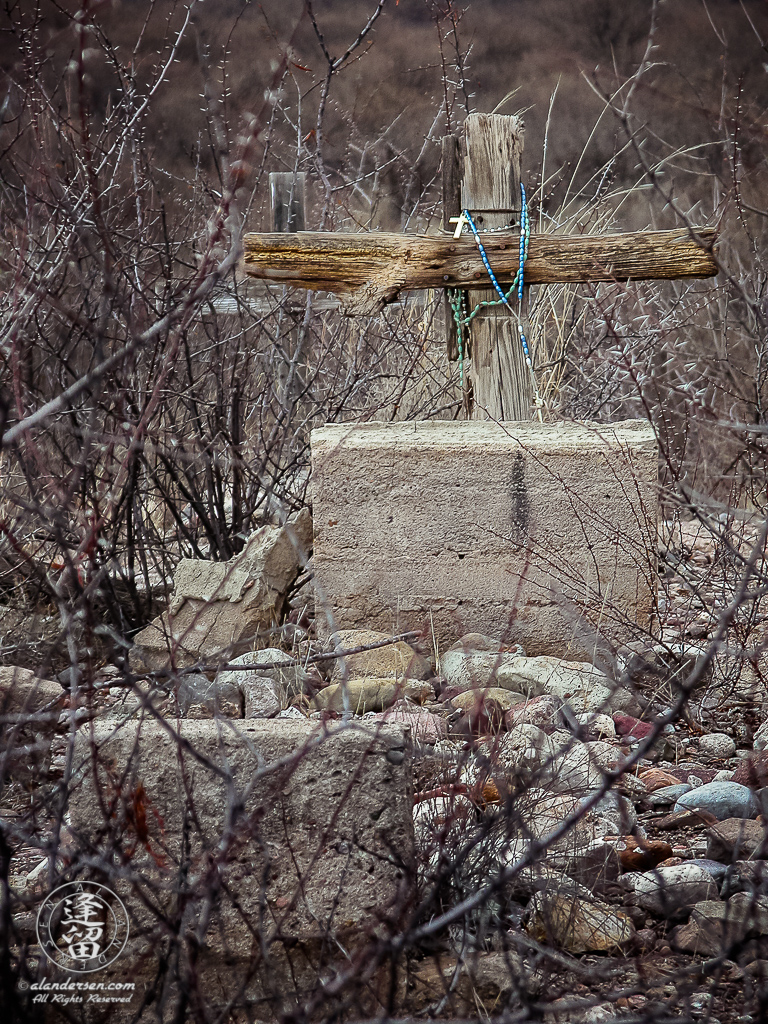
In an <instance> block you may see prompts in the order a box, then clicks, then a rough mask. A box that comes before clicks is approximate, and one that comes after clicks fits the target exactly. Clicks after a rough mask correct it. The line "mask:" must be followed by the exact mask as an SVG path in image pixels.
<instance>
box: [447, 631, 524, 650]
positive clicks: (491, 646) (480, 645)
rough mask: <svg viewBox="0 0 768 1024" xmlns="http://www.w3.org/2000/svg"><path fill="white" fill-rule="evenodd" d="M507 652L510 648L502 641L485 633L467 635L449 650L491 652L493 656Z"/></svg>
mask: <svg viewBox="0 0 768 1024" xmlns="http://www.w3.org/2000/svg"><path fill="white" fill-rule="evenodd" d="M507 650H508V647H507V646H506V645H505V644H503V643H502V642H501V640H496V639H495V638H494V637H492V636H486V635H485V634H484V633H465V634H464V636H463V637H461V639H460V640H457V641H456V643H455V644H453V646H452V647H449V648H448V651H491V652H492V653H493V654H501V653H502V652H504V651H507ZM446 653H448V652H446ZM515 653H517V652H515Z"/></svg>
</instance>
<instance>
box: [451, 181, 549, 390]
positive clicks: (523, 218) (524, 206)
mask: <svg viewBox="0 0 768 1024" xmlns="http://www.w3.org/2000/svg"><path fill="white" fill-rule="evenodd" d="M520 195H521V204H520V205H521V211H520V266H519V268H518V271H517V299H518V302H519V303H520V304H521V305H522V301H523V268H524V266H525V257H526V248H527V246H526V235H527V232H526V230H525V227H526V224H527V221H528V202H527V198H526V195H525V186H524V185H523V183H522V182H520ZM464 217H465V218H466V221H467V224H469V226H470V229H471V231H472V234H473V235H474V236H475V242H476V243H477V249H478V252H479V253H480V259H481V260H482V261H483V265H484V267H485V269H486V270H487V271H488V277H490V279H491V284H492V285H493V287H494V288H495V289H496V293H497V295H498V296H499V298H500V299H501V301H502V302H503V303H504V305H505V306H507V307H508V308H510V309H511V307H510V305H509V299H508V298H507V296H506V295H505V294H504V289H503V288H502V287H501V285H500V284H499V282H498V280H497V279H496V275H495V274H494V272H493V270H492V269H491V264H490V263H489V262H488V256H487V254H486V251H485V246H484V245H483V243H482V242H481V240H480V232H479V231H478V230H477V226H476V225H475V222H474V221H473V220H472V214H471V213H470V212H469V210H465V211H464ZM520 342H521V344H522V346H523V355H524V356H525V362H526V364H527V366H528V367H529V368H530V369H531V370H532V369H533V363H532V362H531V353H530V352H529V350H528V341H527V339H526V337H525V334H524V333H523V329H522V321H521V324H520Z"/></svg>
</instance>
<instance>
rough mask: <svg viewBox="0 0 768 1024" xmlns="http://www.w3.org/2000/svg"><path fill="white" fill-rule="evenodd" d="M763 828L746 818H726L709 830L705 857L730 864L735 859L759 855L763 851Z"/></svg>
mask: <svg viewBox="0 0 768 1024" xmlns="http://www.w3.org/2000/svg"><path fill="white" fill-rule="evenodd" d="M765 847H766V834H765V828H764V826H763V825H762V824H760V822H757V821H753V820H750V819H748V818H726V820H725V821H720V822H718V823H717V824H716V825H712V827H711V828H710V830H709V839H708V841H707V857H711V858H712V859H713V860H718V861H722V862H723V863H724V864H731V863H733V862H734V861H737V860H749V859H750V858H752V857H761V856H762V855H763V853H764V852H765Z"/></svg>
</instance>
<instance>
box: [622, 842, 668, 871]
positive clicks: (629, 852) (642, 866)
mask: <svg viewBox="0 0 768 1024" xmlns="http://www.w3.org/2000/svg"><path fill="white" fill-rule="evenodd" d="M624 842H625V843H626V849H624V850H619V860H620V861H621V869H622V871H650V870H651V868H655V867H657V866H658V865H659V864H661V862H662V861H665V860H667V859H668V858H669V857H671V856H672V853H673V851H672V847H671V846H670V845H669V843H665V842H664V840H663V839H655V840H653V841H651V842H648V841H646V842H642V841H641V842H638V841H637V840H636V839H635V838H634V837H633V836H625V838H624Z"/></svg>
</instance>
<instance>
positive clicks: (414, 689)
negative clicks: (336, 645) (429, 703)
mask: <svg viewBox="0 0 768 1024" xmlns="http://www.w3.org/2000/svg"><path fill="white" fill-rule="evenodd" d="M344 691H345V684H343V683H331V685H330V686H326V687H325V688H324V689H322V690H319V691H318V693H316V694H315V696H314V697H313V698H312V703H311V707H312V708H313V710H319V711H322V710H328V711H338V712H343V711H344ZM346 692H347V694H348V697H349V707H350V710H351V711H352V712H353V714H356V715H362V714H364V712H366V711H383V710H385V709H386V708H388V707H391V705H392V704H394V703H395V701H396V700H400V698H402V697H407V698H409V699H410V700H414V701H416V702H417V703H418V704H420V703H422V702H423V701H425V700H429V699H430V698H433V697H434V695H435V691H434V690H433V688H432V686H431V684H430V683H425V682H420V681H419V680H416V679H394V678H392V677H389V678H386V679H376V678H368V679H350V680H349V682H348V683H347V684H346Z"/></svg>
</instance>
